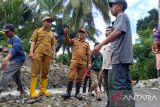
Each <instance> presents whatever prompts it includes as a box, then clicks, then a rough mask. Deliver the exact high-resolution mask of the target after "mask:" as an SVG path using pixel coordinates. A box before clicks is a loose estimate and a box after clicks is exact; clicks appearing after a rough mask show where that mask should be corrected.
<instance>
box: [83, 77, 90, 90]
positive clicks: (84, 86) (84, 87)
mask: <svg viewBox="0 0 160 107" xmlns="http://www.w3.org/2000/svg"><path fill="white" fill-rule="evenodd" d="M88 80H89V83H88V92H89V91H90V88H91V77H89V76H85V77H84V81H83V93H85V92H86V87H87V81H88Z"/></svg>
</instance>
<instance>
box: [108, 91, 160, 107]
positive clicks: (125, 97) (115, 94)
mask: <svg viewBox="0 0 160 107" xmlns="http://www.w3.org/2000/svg"><path fill="white" fill-rule="evenodd" d="M109 99H110V103H111V105H115V104H116V105H118V106H123V107H126V106H125V105H127V104H135V101H158V99H157V97H156V95H137V94H136V95H134V94H133V92H132V91H126V90H125V91H117V90H116V91H110V93H109Z"/></svg>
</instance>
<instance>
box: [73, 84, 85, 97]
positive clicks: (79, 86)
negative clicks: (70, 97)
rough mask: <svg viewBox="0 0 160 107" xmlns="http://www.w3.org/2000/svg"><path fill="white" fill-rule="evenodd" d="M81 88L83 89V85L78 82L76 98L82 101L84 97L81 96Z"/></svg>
mask: <svg viewBox="0 0 160 107" xmlns="http://www.w3.org/2000/svg"><path fill="white" fill-rule="evenodd" d="M80 88H81V83H80V82H76V92H75V98H77V99H79V100H82V99H83V97H82V96H81V95H80V94H79V92H80Z"/></svg>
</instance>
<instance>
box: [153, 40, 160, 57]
mask: <svg viewBox="0 0 160 107" xmlns="http://www.w3.org/2000/svg"><path fill="white" fill-rule="evenodd" d="M152 51H153V53H155V54H158V53H160V41H156V40H154V41H153V44H152Z"/></svg>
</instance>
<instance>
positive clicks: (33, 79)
mask: <svg viewBox="0 0 160 107" xmlns="http://www.w3.org/2000/svg"><path fill="white" fill-rule="evenodd" d="M37 79H38V78H37V77H31V84H30V97H31V98H32V99H35V98H37V97H39V95H38V94H37V93H36V84H37Z"/></svg>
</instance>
